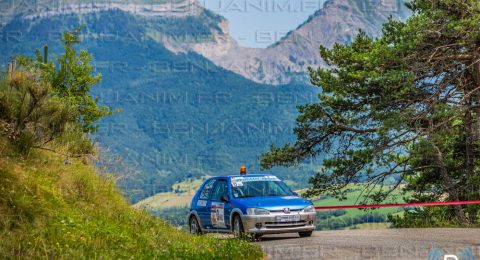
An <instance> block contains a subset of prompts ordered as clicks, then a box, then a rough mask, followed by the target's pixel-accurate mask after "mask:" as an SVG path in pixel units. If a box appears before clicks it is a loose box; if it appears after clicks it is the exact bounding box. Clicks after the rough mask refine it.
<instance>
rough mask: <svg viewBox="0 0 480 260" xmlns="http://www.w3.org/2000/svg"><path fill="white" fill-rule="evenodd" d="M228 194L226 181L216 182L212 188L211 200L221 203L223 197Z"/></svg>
mask: <svg viewBox="0 0 480 260" xmlns="http://www.w3.org/2000/svg"><path fill="white" fill-rule="evenodd" d="M227 194H228V186H227V181H226V180H218V181H217V182H216V183H215V187H214V188H213V195H212V200H216V201H221V200H222V196H223V195H227Z"/></svg>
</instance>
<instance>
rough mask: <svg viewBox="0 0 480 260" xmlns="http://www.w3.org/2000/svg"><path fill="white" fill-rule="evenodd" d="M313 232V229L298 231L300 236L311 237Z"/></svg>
mask: <svg viewBox="0 0 480 260" xmlns="http://www.w3.org/2000/svg"><path fill="white" fill-rule="evenodd" d="M312 233H313V231H306V232H298V234H299V235H300V237H309V236H311V235H312Z"/></svg>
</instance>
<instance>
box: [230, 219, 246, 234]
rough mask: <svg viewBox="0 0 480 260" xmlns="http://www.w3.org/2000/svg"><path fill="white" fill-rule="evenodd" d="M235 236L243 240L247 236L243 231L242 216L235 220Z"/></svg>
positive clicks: (233, 226)
mask: <svg viewBox="0 0 480 260" xmlns="http://www.w3.org/2000/svg"><path fill="white" fill-rule="evenodd" d="M232 229H233V236H234V237H235V238H243V237H244V236H245V231H244V230H243V223H242V218H241V217H240V215H235V217H234V218H233V225H232Z"/></svg>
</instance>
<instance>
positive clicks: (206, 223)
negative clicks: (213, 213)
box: [196, 179, 216, 229]
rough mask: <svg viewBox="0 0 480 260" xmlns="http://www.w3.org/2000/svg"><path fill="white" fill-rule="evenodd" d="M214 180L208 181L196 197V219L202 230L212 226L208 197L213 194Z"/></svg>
mask: <svg viewBox="0 0 480 260" xmlns="http://www.w3.org/2000/svg"><path fill="white" fill-rule="evenodd" d="M215 182H216V180H215V179H211V180H208V181H207V182H206V183H205V184H204V185H203V187H202V191H201V192H200V195H199V196H198V200H197V205H196V209H197V214H198V217H199V218H200V223H201V225H202V227H203V228H207V229H208V228H210V227H211V226H212V223H211V220H210V197H211V195H212V192H213V186H214V184H215Z"/></svg>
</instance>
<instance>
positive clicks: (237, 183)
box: [231, 176, 280, 187]
mask: <svg viewBox="0 0 480 260" xmlns="http://www.w3.org/2000/svg"><path fill="white" fill-rule="evenodd" d="M231 180H232V181H231V182H232V186H233V187H241V186H243V183H244V182H253V181H280V179H279V178H277V177H276V176H241V177H232V179H231Z"/></svg>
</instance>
